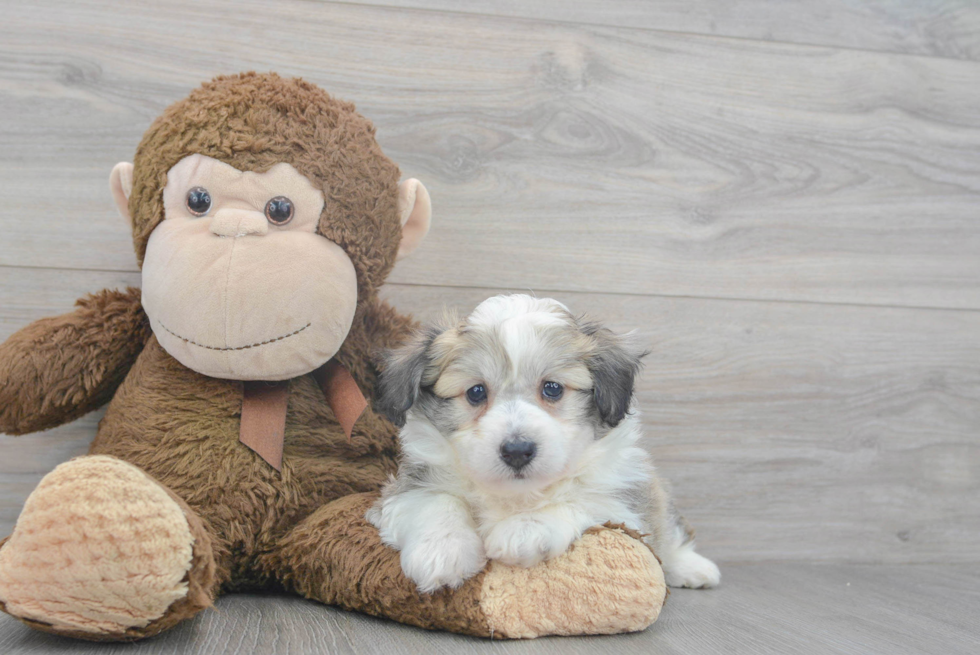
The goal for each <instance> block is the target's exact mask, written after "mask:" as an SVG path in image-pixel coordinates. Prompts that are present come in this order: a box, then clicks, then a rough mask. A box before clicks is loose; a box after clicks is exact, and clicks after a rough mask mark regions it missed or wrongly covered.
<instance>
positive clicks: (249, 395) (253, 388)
mask: <svg viewBox="0 0 980 655" xmlns="http://www.w3.org/2000/svg"><path fill="white" fill-rule="evenodd" d="M288 401H289V381H288V380H284V381H282V382H251V381H250V382H245V394H244V396H243V397H242V426H241V429H240V431H239V433H238V440H239V441H241V442H242V443H243V444H245V445H246V446H248V447H249V448H251V449H252V450H254V451H255V452H256V453H257V454H258V455H259V457H261V458H262V459H264V460H265V461H267V462H268V463H269V464H270V465H271V466H272V468H274V469H276V470H277V471H280V472H281V471H282V444H283V438H284V437H285V435H286V405H287V403H288Z"/></svg>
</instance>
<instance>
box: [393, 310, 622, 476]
mask: <svg viewBox="0 0 980 655" xmlns="http://www.w3.org/2000/svg"><path fill="white" fill-rule="evenodd" d="M638 368H639V355H638V354H635V353H632V352H630V349H629V348H628V347H626V346H625V344H624V343H623V342H622V341H621V339H620V338H618V337H616V336H615V335H613V334H612V333H610V332H609V331H608V330H603V329H600V328H598V326H596V325H594V324H583V323H580V322H579V321H577V320H576V319H575V318H574V317H573V316H572V315H571V314H570V313H569V312H568V310H567V309H566V308H565V307H564V306H563V305H561V304H560V303H558V302H556V301H554V300H550V299H537V298H532V297H530V296H496V297H494V298H491V299H489V300H487V301H485V302H484V303H482V304H481V305H480V306H479V307H477V309H476V310H475V311H474V312H473V314H472V315H470V316H469V317H468V318H467V319H466V320H465V321H463V322H461V323H457V324H456V325H454V326H452V327H449V328H446V329H441V330H440V329H430V330H429V331H427V332H426V333H424V334H423V335H420V337H419V338H418V339H416V341H415V342H414V343H412V344H410V345H409V346H407V347H406V348H404V349H402V350H400V351H396V352H395V353H394V354H393V355H392V356H391V357H390V359H389V361H388V365H387V366H386V369H385V373H384V375H383V377H382V396H381V403H380V404H381V405H382V409H383V411H385V412H386V413H387V414H388V415H389V417H391V418H392V419H393V421H394V422H395V423H399V424H400V423H403V422H404V420H405V412H406V410H408V411H409V414H410V417H411V418H412V419H413V420H420V421H426V422H428V423H430V424H431V425H432V426H434V427H435V428H436V429H437V430H438V431H439V433H441V434H442V435H443V437H444V438H446V439H447V440H448V441H449V442H450V443H451V444H452V446H453V450H454V452H455V454H456V458H457V460H458V462H459V465H460V466H461V467H462V468H463V469H464V470H465V472H466V474H467V476H468V477H469V478H470V479H471V480H473V481H474V482H476V483H477V484H478V485H479V486H481V487H484V488H487V489H488V490H491V491H496V492H520V491H524V492H526V491H533V490H536V489H540V488H543V487H546V486H547V485H549V484H551V483H552V482H554V481H556V480H558V479H560V478H562V477H564V476H566V475H568V474H569V473H571V472H572V471H573V470H574V468H575V466H576V464H577V463H578V461H579V458H580V456H581V455H582V453H583V451H584V450H585V449H586V447H587V446H588V445H589V444H590V443H591V442H593V441H594V440H596V439H598V438H601V437H602V435H603V434H605V432H607V431H608V430H609V429H610V428H611V427H613V426H615V425H616V424H618V423H619V421H620V420H622V418H623V417H624V416H625V414H626V412H627V411H628V409H629V404H630V400H631V398H632V393H633V379H634V376H635V374H636V371H637V369H638Z"/></svg>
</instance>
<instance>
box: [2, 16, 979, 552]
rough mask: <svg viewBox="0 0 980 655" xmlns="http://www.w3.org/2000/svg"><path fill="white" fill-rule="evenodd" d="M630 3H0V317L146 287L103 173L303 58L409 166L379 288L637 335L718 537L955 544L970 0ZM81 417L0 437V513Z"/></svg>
mask: <svg viewBox="0 0 980 655" xmlns="http://www.w3.org/2000/svg"><path fill="white" fill-rule="evenodd" d="M396 4H400V5H402V6H401V7H394V6H381V5H396ZM650 6H651V4H650V3H647V2H641V1H640V0H628V1H624V2H619V3H608V2H606V3H600V2H591V1H586V0H575V1H574V2H560V3H559V2H554V1H551V2H541V3H526V2H525V3H517V2H508V1H506V0H496V1H493V2H488V3H479V4H476V3H454V2H452V3H451V2H448V0H404V1H401V2H395V1H394V0H392V1H391V2H384V3H382V2H376V3H372V2H363V3H333V2H307V1H303V0H282V1H281V2H277V3H275V4H274V5H270V4H268V3H261V2H257V1H251V0H246V1H239V2H232V1H231V0H221V1H220V2H210V3H207V4H206V5H205V4H204V3H197V2H191V1H189V0H183V1H180V0H176V1H168V2H153V3H148V2H147V3H144V2H132V3H125V4H114V5H112V6H111V7H110V6H109V5H108V4H107V3H105V2H104V1H87V0H74V1H71V2H69V1H63V2H48V1H44V2H34V3H13V2H4V3H3V7H2V8H3V16H4V21H2V22H0V117H2V118H0V338H6V337H7V336H8V335H9V334H11V333H12V332H13V331H14V330H16V329H18V328H19V327H20V326H23V325H24V324H26V323H27V322H29V321H31V320H34V319H36V318H39V317H41V316H45V315H50V314H55V313H60V312H64V311H68V310H69V309H70V307H71V303H72V301H73V299H75V298H76V297H78V296H80V295H83V294H85V293H87V292H89V291H94V290H97V289H100V288H103V287H106V286H110V287H117V286H125V285H127V284H138V282H139V275H138V272H137V269H136V266H135V261H134V258H133V254H132V248H131V244H130V240H129V235H128V233H127V230H126V229H125V227H124V225H123V223H122V221H121V219H119V218H118V216H117V215H116V214H115V211H114V208H113V205H112V203H111V200H110V198H109V194H108V190H107V182H106V180H107V177H108V173H109V170H110V169H111V167H112V165H113V164H114V163H116V162H117V161H121V160H126V159H131V157H132V154H133V151H134V149H135V147H136V144H137V143H138V141H139V139H140V136H141V134H142V132H143V130H145V129H146V127H147V126H148V124H149V122H150V121H151V120H152V119H153V118H154V117H155V116H157V115H158V114H159V113H160V112H161V111H162V110H163V108H164V107H166V106H167V105H168V104H169V103H170V102H173V101H174V100H177V99H179V98H181V97H183V96H184V95H185V94H186V93H187V92H188V91H189V90H190V89H191V88H193V87H194V86H196V85H197V84H198V83H199V82H200V81H202V80H204V79H207V78H209V77H211V76H213V75H215V74H219V73H223V72H236V71H239V70H247V69H257V70H276V71H278V72H280V73H282V74H289V75H301V76H303V77H305V78H307V79H309V80H311V81H313V82H315V83H317V84H320V85H321V86H323V87H324V88H326V89H327V90H329V91H331V92H333V93H335V94H337V95H339V96H341V97H344V98H347V99H351V100H354V101H355V102H356V103H357V104H358V107H359V109H360V110H361V111H362V112H363V113H364V114H366V115H367V116H369V117H370V118H372V119H373V120H374V121H375V123H376V124H377V126H378V137H379V140H380V142H381V144H382V146H383V147H384V148H385V150H386V152H387V153H388V154H389V155H390V156H391V157H392V158H393V159H395V160H396V161H397V162H399V164H400V165H401V167H402V170H403V172H404V174H405V175H406V176H414V177H419V178H420V179H422V180H423V181H424V182H425V184H426V185H427V187H428V188H429V190H430V192H431V195H432V198H433V202H434V205H435V218H434V221H435V222H434V225H433V229H432V232H431V233H430V236H429V238H428V240H427V241H426V242H425V244H424V245H423V246H422V247H421V248H420V249H419V251H417V252H416V254H415V255H413V257H411V258H410V259H408V260H406V261H404V262H402V263H400V264H399V265H398V267H397V268H396V270H395V272H394V274H393V275H392V278H391V282H392V283H391V284H390V285H389V286H388V288H387V290H386V294H387V296H388V297H389V298H390V299H391V300H392V301H393V302H394V303H395V304H396V305H397V306H398V307H400V308H401V309H403V310H405V311H410V312H414V313H416V314H417V315H419V316H420V317H422V318H427V317H431V316H433V315H435V314H437V313H438V312H440V311H441V310H442V307H443V306H444V305H450V306H458V307H460V308H461V309H463V310H468V309H469V308H471V307H473V306H474V305H475V304H476V303H478V302H479V301H480V300H482V299H483V298H485V297H486V296H488V295H490V294H492V293H496V292H499V291H503V290H532V291H533V292H535V293H537V294H538V295H551V296H555V297H558V298H559V299H561V300H562V301H563V302H565V303H566V304H568V305H569V306H571V307H572V308H573V309H575V310H580V311H587V312H590V313H592V314H594V315H595V316H596V317H600V318H603V319H605V320H606V321H607V322H608V323H609V324H611V325H612V326H614V327H616V328H617V329H631V328H639V329H640V330H641V331H642V332H643V333H644V334H645V335H646V338H647V339H648V341H649V343H650V345H651V348H652V351H653V352H652V354H651V355H650V357H649V358H648V361H647V367H646V370H645V372H644V374H643V377H642V380H641V382H640V387H639V397H640V402H641V406H642V408H643V412H644V421H645V424H646V426H647V429H648V434H649V438H648V444H649V447H650V448H651V450H652V451H653V452H654V454H655V457H656V458H657V461H658V462H659V465H660V468H661V470H662V471H663V472H664V473H665V474H666V475H667V476H668V477H670V478H671V479H672V480H673V481H674V484H675V487H676V494H677V497H678V504H679V506H680V507H681V508H682V510H683V511H684V512H685V513H686V514H687V515H688V517H689V518H690V519H691V520H692V521H693V522H694V523H695V525H696V526H697V527H698V530H699V541H700V543H701V544H702V550H703V552H705V553H706V554H707V555H709V556H711V557H714V558H716V559H718V560H719V561H722V562H735V561H764V560H765V561H768V560H817V561H830V562H843V561H849V562H889V563H908V562H949V561H971V562H976V561H977V559H978V552H977V549H976V543H978V541H980V494H978V491H980V475H978V471H980V62H978V61H977V60H978V59H980V7H978V6H977V5H975V4H973V3H970V2H967V1H963V2H955V1H952V0H950V1H947V2H943V1H937V2H932V3H917V2H913V1H911V0H909V1H904V2H884V1H882V2H870V3H850V2H844V1H843V0H837V1H835V2H829V3H815V2H802V0H800V1H796V2H791V3H786V2H778V1H777V0H754V1H753V2H750V3H738V10H737V11H736V9H735V8H734V7H735V5H733V4H731V3H726V2H723V1H722V0H716V1H713V2H705V3H701V4H700V5H698V8H697V9H696V10H692V9H690V8H689V3H686V2H670V1H665V2H658V3H655V7H656V10H655V11H653V10H651V9H650ZM273 7H274V8H273ZM97 418H98V414H96V415H93V416H90V417H86V418H84V419H82V420H80V421H78V422H76V423H74V424H72V425H70V426H66V427H63V428H59V429H57V430H53V431H50V432H48V433H45V434H42V435H32V436H28V437H21V438H16V439H14V438H11V437H6V436H0V524H2V525H0V532H5V531H8V530H9V529H10V528H11V527H12V525H13V521H14V520H15V519H16V516H17V514H18V512H19V510H20V506H21V504H22V503H23V500H24V498H26V496H27V494H28V493H29V492H30V490H31V489H32V488H33V487H34V486H35V485H36V484H37V481H38V480H39V479H40V477H41V476H42V475H43V474H44V473H46V472H47V471H49V470H50V469H51V468H53V467H54V466H55V465H56V464H57V463H58V462H60V461H63V460H64V459H66V458H68V457H70V456H72V455H75V454H80V453H83V452H84V451H85V448H86V446H87V443H88V441H89V440H90V439H91V437H92V435H93V433H94V428H95V422H96V421H97Z"/></svg>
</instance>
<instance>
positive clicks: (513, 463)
mask: <svg viewBox="0 0 980 655" xmlns="http://www.w3.org/2000/svg"><path fill="white" fill-rule="evenodd" d="M537 452H538V446H537V444H535V443H534V442H533V441H527V440H526V439H513V440H511V441H505V442H504V443H503V444H502V445H501V446H500V459H502V460H504V464H506V465H507V466H509V467H511V468H512V469H514V470H515V471H520V470H521V469H523V468H524V467H525V466H527V465H528V464H530V463H531V460H532V459H534V456H535V455H536V454H537Z"/></svg>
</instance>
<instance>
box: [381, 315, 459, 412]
mask: <svg viewBox="0 0 980 655" xmlns="http://www.w3.org/2000/svg"><path fill="white" fill-rule="evenodd" d="M442 332H443V330H442V329H441V328H439V327H435V326H430V327H427V328H425V329H423V330H420V331H419V332H417V333H416V334H415V335H414V336H413V337H412V338H411V339H410V340H409V342H408V343H406V344H405V345H404V346H401V347H400V348H395V349H394V350H389V351H387V352H385V353H384V354H383V355H382V357H381V368H382V370H381V379H380V383H379V393H378V398H377V400H376V401H375V403H374V407H375V411H377V412H378V413H379V414H382V415H383V416H385V417H387V418H388V420H389V421H391V422H392V423H394V424H395V425H396V426H398V427H402V426H404V425H405V415H406V414H407V413H408V410H409V409H411V408H412V405H414V404H415V402H416V400H418V397H419V392H420V390H421V388H422V376H423V374H424V373H425V368H426V366H428V365H429V359H430V357H429V349H430V347H431V346H432V342H433V341H435V339H436V337H438V336H439V335H440V334H442Z"/></svg>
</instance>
